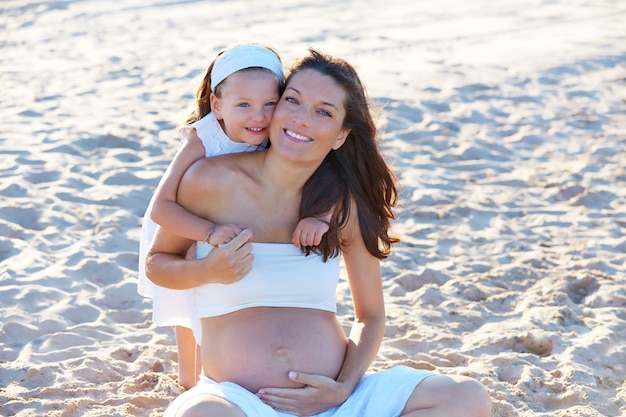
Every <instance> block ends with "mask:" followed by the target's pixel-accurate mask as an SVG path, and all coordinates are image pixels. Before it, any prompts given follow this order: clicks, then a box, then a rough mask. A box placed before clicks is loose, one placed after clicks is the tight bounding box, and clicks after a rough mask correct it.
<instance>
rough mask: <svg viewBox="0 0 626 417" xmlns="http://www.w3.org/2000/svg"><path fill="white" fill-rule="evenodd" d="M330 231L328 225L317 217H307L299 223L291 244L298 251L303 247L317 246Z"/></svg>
mask: <svg viewBox="0 0 626 417" xmlns="http://www.w3.org/2000/svg"><path fill="white" fill-rule="evenodd" d="M327 231H328V223H326V222H324V221H323V220H321V219H318V218H316V217H306V218H304V219H302V220H300V221H299V222H298V225H297V226H296V230H295V231H294V232H293V236H292V239H291V242H292V243H293V244H294V245H296V247H297V248H298V249H300V248H301V247H303V246H317V245H319V244H320V242H321V241H322V236H324V233H326V232H327Z"/></svg>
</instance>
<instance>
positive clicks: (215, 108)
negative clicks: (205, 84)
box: [209, 93, 224, 120]
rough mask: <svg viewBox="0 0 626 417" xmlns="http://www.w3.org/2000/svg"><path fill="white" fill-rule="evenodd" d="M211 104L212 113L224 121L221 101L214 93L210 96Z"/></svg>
mask: <svg viewBox="0 0 626 417" xmlns="http://www.w3.org/2000/svg"><path fill="white" fill-rule="evenodd" d="M209 102H210V103H211V113H213V115H215V118H216V119H217V120H222V119H223V118H224V117H223V116H222V108H221V105H220V104H221V103H220V99H219V98H217V96H216V95H215V94H213V93H211V95H210V96H209Z"/></svg>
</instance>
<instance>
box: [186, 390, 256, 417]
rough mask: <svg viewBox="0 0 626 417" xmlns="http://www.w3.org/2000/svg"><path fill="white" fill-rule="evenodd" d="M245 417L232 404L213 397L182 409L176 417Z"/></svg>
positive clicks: (205, 397)
mask: <svg viewBox="0 0 626 417" xmlns="http://www.w3.org/2000/svg"><path fill="white" fill-rule="evenodd" d="M207 416H220V417H246V415H245V414H244V412H243V411H241V410H240V409H239V408H238V407H237V406H235V405H233V404H232V403H230V402H228V401H226V400H223V399H221V398H218V397H214V396H208V395H207V396H204V397H201V398H199V399H198V401H193V402H190V403H189V405H187V406H185V407H184V408H182V409H181V410H180V411H179V412H178V413H177V414H176V417H207Z"/></svg>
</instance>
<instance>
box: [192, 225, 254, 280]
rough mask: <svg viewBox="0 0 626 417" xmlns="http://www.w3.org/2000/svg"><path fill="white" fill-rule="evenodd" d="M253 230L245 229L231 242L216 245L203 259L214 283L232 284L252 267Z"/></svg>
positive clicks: (208, 274) (207, 272) (204, 265)
mask: <svg viewBox="0 0 626 417" xmlns="http://www.w3.org/2000/svg"><path fill="white" fill-rule="evenodd" d="M251 240H252V232H251V231H250V230H249V229H243V230H241V232H240V233H239V234H237V235H236V236H235V237H234V238H232V239H230V241H229V242H227V243H224V244H220V245H219V246H215V247H214V248H213V250H211V252H209V253H208V255H207V256H205V257H204V258H203V259H202V264H203V267H204V268H205V271H206V275H207V276H209V277H211V282H212V283H219V284H232V283H233V282H237V281H239V280H240V279H242V278H243V277H245V276H246V275H247V274H248V272H250V270H251V269H252V260H253V259H254V255H252V253H251V252H252V245H251V244H250V241H251Z"/></svg>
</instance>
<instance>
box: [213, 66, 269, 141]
mask: <svg viewBox="0 0 626 417" xmlns="http://www.w3.org/2000/svg"><path fill="white" fill-rule="evenodd" d="M221 93H222V94H221V98H217V97H216V96H215V95H214V94H211V110H212V112H213V114H215V118H216V119H217V120H219V123H220V125H221V126H222V129H224V132H225V133H226V135H227V136H228V137H229V138H230V139H231V140H232V141H233V142H239V143H247V144H249V145H260V144H261V143H263V141H264V140H265V139H267V138H268V136H269V125H270V121H271V120H272V114H273V113H274V109H275V108H276V103H277V102H278V100H279V95H278V77H276V75H274V74H272V73H269V72H266V71H239V72H235V73H234V74H231V75H229V76H228V78H226V80H224V83H223V85H222V87H221Z"/></svg>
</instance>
